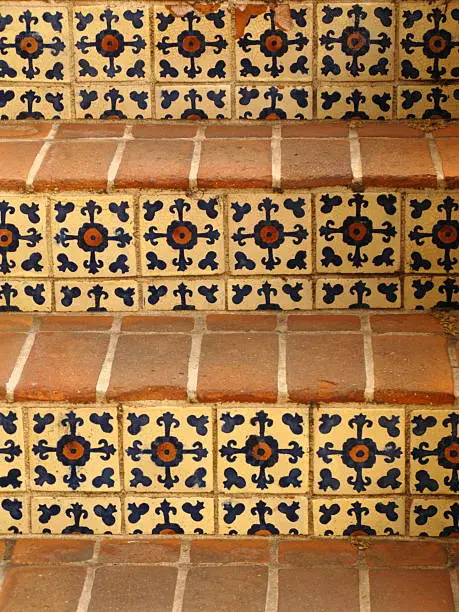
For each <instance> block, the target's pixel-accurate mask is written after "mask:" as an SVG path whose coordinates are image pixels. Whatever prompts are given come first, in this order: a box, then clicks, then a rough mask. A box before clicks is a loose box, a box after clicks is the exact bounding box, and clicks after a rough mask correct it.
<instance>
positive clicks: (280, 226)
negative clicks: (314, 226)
mask: <svg viewBox="0 0 459 612" xmlns="http://www.w3.org/2000/svg"><path fill="white" fill-rule="evenodd" d="M228 201H229V208H228V236H229V237H230V244H229V257H230V266H231V272H232V273H233V274H295V273H297V274H298V273H300V274H308V273H310V272H311V246H310V244H311V239H310V234H311V196H310V195H309V194H305V193H303V192H301V193H289V197H284V196H281V195H279V194H274V195H269V196H268V197H263V195H262V194H250V195H247V194H243V193H240V194H231V195H229V196H228Z"/></svg>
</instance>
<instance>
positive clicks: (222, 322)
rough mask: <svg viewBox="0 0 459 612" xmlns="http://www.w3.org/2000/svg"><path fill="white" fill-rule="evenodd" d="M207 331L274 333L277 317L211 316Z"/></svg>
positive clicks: (208, 320) (207, 321) (208, 318)
mask: <svg viewBox="0 0 459 612" xmlns="http://www.w3.org/2000/svg"><path fill="white" fill-rule="evenodd" d="M206 324H207V329H210V330H212V331H274V330H275V329H276V326H277V317H276V316H275V315H264V314H260V315H259V314H243V315H239V314H226V313H222V314H210V315H207V319H206Z"/></svg>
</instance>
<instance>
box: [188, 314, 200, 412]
mask: <svg viewBox="0 0 459 612" xmlns="http://www.w3.org/2000/svg"><path fill="white" fill-rule="evenodd" d="M204 326H205V319H204V315H200V316H199V317H196V320H195V329H194V330H193V333H192V335H191V348H190V355H189V357H188V376H187V387H186V394H187V398H188V401H189V402H191V403H195V402H197V401H198V396H197V393H198V376H199V366H200V363H201V348H202V338H203V336H204Z"/></svg>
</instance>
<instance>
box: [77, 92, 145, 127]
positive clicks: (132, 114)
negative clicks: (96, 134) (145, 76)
mask: <svg viewBox="0 0 459 612" xmlns="http://www.w3.org/2000/svg"><path fill="white" fill-rule="evenodd" d="M150 89H151V88H150V86H149V85H148V84H144V83H142V84H139V85H118V84H117V85H116V86H113V84H112V86H110V85H106V84H104V85H99V84H96V85H94V84H90V85H89V84H88V85H85V84H83V85H81V84H80V85H76V86H75V87H74V90H75V113H76V117H77V119H150V118H151V116H152V100H151V91H150Z"/></svg>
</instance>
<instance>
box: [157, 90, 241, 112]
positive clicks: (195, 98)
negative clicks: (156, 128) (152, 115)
mask: <svg viewBox="0 0 459 612" xmlns="http://www.w3.org/2000/svg"><path fill="white" fill-rule="evenodd" d="M155 100H156V118H157V119H190V120H193V119H230V118H231V88H230V86H229V85H220V84H217V83H215V85H198V86H197V87H191V88H190V87H188V86H187V85H176V86H173V87H171V86H170V85H169V84H167V85H166V84H164V85H163V86H162V87H159V86H158V87H155Z"/></svg>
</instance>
